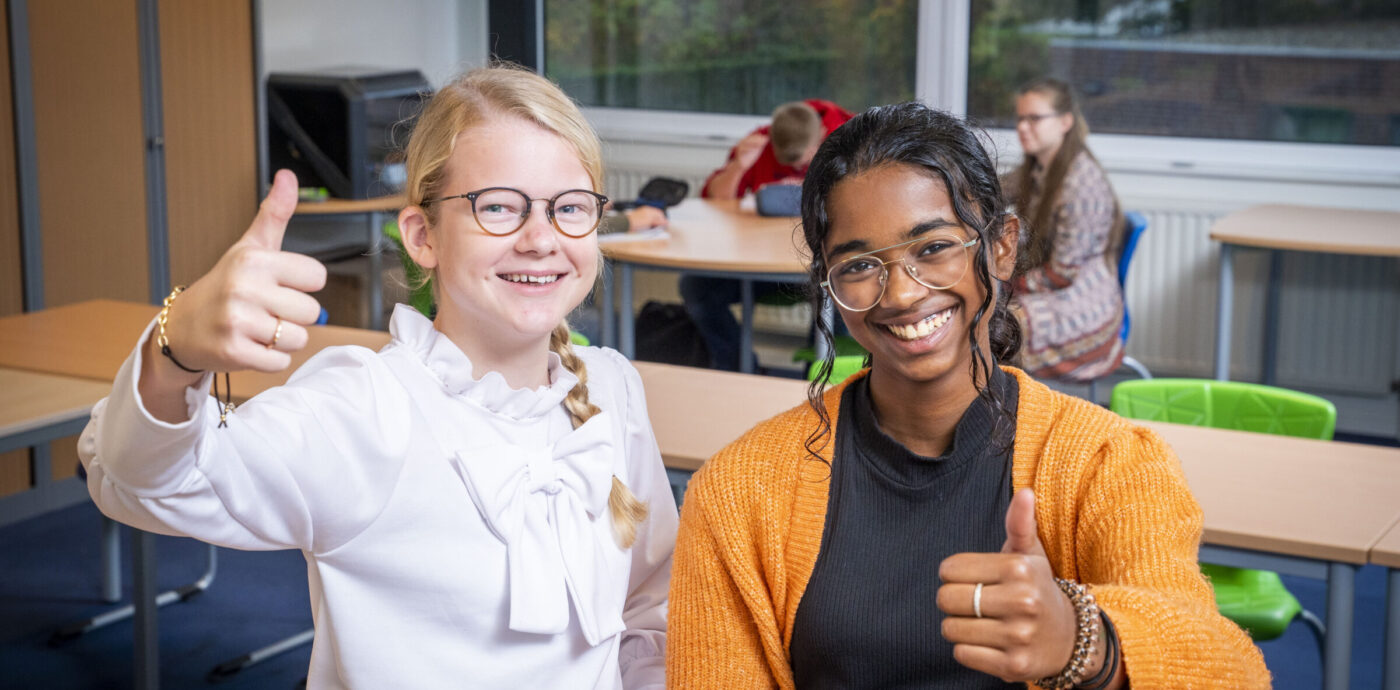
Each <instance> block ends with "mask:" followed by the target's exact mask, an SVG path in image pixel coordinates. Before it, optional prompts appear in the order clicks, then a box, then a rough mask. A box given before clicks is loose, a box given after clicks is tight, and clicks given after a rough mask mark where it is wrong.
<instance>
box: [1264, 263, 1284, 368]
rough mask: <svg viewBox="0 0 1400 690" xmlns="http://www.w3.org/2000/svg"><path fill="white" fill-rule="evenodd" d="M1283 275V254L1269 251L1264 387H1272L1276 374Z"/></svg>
mask: <svg viewBox="0 0 1400 690" xmlns="http://www.w3.org/2000/svg"><path fill="white" fill-rule="evenodd" d="M1282 273H1283V252H1281V251H1278V250H1277V249H1273V250H1270V251H1269V282H1268V286H1269V287H1268V289H1267V291H1265V293H1264V360H1263V364H1264V372H1263V379H1264V385H1266V386H1272V385H1274V381H1275V379H1276V378H1277V376H1276V375H1277V373H1278V314H1279V311H1278V308H1279V275H1280V274H1282Z"/></svg>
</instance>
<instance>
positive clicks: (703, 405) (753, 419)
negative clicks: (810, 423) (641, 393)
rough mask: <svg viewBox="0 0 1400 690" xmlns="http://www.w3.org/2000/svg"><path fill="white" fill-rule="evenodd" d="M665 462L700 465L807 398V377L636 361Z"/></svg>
mask: <svg viewBox="0 0 1400 690" xmlns="http://www.w3.org/2000/svg"><path fill="white" fill-rule="evenodd" d="M632 365H633V366H635V367H637V372H638V373H640V374H641V375H642V386H643V387H644V388H645V389H646V392H647V412H648V414H649V416H650V417H651V428H652V431H653V432H654V433H655V434H656V444H657V445H658V446H660V447H661V459H662V460H663V461H664V462H665V463H666V467H668V468H671V469H677V470H685V471H695V470H698V469H700V466H701V465H703V464H705V461H706V460H709V459H710V457H711V456H713V455H714V454H715V453H718V452H719V451H720V449H722V448H724V446H725V445H727V444H728V443H729V442H730V441H733V440H734V439H736V438H739V437H740V436H741V435H743V433H744V432H745V431H748V430H749V429H750V428H752V427H753V426H754V425H755V424H758V423H759V422H761V421H763V420H765V419H768V418H769V417H772V416H774V415H776V414H778V413H779V412H783V411H784V410H787V409H790V408H793V407H796V406H797V405H801V404H804V402H805V401H806V399H807V382H805V381H798V380H796V379H784V378H777V377H771V376H753V375H751V374H736V373H734V372H728V371H714V370H711V369H697V368H695V367H681V366H675V365H672V364H656V363H654V362H633V363H632Z"/></svg>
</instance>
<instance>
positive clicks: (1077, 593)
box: [1035, 577, 1099, 690]
mask: <svg viewBox="0 0 1400 690" xmlns="http://www.w3.org/2000/svg"><path fill="white" fill-rule="evenodd" d="M1055 584H1057V585H1059V586H1060V591H1062V592H1064V593H1065V596H1067V597H1069V600H1070V603H1072V604H1074V617H1075V619H1076V621H1077V629H1076V631H1075V635H1074V651H1073V652H1072V653H1071V654H1070V655H1069V663H1067V664H1065V668H1064V670H1062V671H1060V672H1059V673H1056V674H1055V675H1053V676H1046V677H1044V678H1041V679H1040V680H1038V681H1036V682H1035V684H1036V685H1039V686H1040V687H1042V688H1047V689H1048V690H1068V689H1069V688H1073V687H1074V686H1076V685H1078V684H1079V682H1080V681H1081V680H1083V679H1084V667H1085V666H1086V665H1087V664H1088V663H1089V658H1090V657H1092V656H1093V655H1094V651H1095V649H1096V647H1095V645H1096V644H1098V641H1099V605H1098V603H1096V602H1095V601H1094V595H1093V593H1091V592H1090V591H1089V588H1088V587H1086V586H1085V585H1081V584H1079V583H1078V582H1074V581H1072V580H1065V579H1063V578H1058V577H1057V578H1055Z"/></svg>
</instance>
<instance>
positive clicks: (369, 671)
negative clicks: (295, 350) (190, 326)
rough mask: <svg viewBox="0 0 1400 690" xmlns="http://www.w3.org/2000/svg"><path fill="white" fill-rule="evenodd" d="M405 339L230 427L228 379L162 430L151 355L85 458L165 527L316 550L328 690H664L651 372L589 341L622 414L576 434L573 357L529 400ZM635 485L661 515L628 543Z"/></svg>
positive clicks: (119, 388)
mask: <svg viewBox="0 0 1400 690" xmlns="http://www.w3.org/2000/svg"><path fill="white" fill-rule="evenodd" d="M390 332H391V334H392V335H393V339H392V341H391V342H390V343H389V345H387V346H386V347H385V348H384V349H383V350H381V351H379V352H378V353H375V352H372V351H370V350H367V349H365V348H361V347H335V348H327V349H326V350H324V351H323V352H321V353H319V354H317V355H316V356H314V357H313V358H311V360H310V361H308V362H307V363H306V364H305V365H304V366H303V367H301V369H299V370H298V371H297V372H296V373H295V374H293V375H292V377H291V379H290V380H289V381H288V382H287V384H286V385H284V386H281V387H278V388H273V389H270V390H268V391H266V392H264V393H262V394H260V395H258V396H256V397H254V398H253V399H251V400H249V401H248V402H247V403H245V404H244V405H241V406H239V407H238V409H237V411H236V412H234V413H233V414H232V415H229V417H228V426H227V427H225V428H216V427H217V426H218V411H217V406H216V405H215V404H214V403H213V401H212V400H211V399H210V397H209V395H208V394H207V392H206V391H207V390H208V380H207V378H208V377H207V376H206V380H204V381H201V383H200V385H197V386H194V387H192V388H190V389H188V390H187V391H186V395H185V398H186V401H187V402H188V404H189V411H190V421H187V422H184V423H181V424H166V423H164V422H161V421H159V420H157V419H155V418H154V417H152V416H151V415H150V414H149V413H148V412H147V411H146V410H145V408H144V407H143V405H142V402H141V399H140V394H139V392H138V390H139V389H138V386H137V376H138V375H139V372H140V371H141V347H140V346H139V345H138V346H137V348H136V350H135V351H134V352H133V353H132V354H131V356H130V357H128V358H127V361H126V363H125V364H124V365H123V367H122V370H121V372H120V373H119V374H118V376H117V379H116V382H115V383H114V385H113V388H112V394H111V396H110V397H108V398H107V399H105V400H103V401H102V402H99V403H98V404H97V405H96V406H95V407H94V408H93V413H92V421H91V422H90V423H89V424H88V426H87V429H86V430H85V431H84V432H83V437H82V440H81V442H80V444H79V454H80V456H81V457H82V460H83V464H84V465H85V466H86V467H87V471H88V490H89V491H90V492H91V494H92V497H93V500H94V501H96V502H97V505H98V506H99V507H100V508H101V509H102V511H103V512H104V513H106V514H107V515H109V516H111V517H113V518H115V519H117V520H120V521H122V522H125V523H127V524H130V525H133V526H135V527H139V528H141V529H144V530H148V531H151V532H159V533H162V534H178V535H186V536H191V537H195V538H197V539H202V540H205V541H208V542H211V543H214V544H218V545H220V546H228V547H232V548H238V549H284V548H295V549H300V550H301V551H302V553H303V554H304V555H305V557H306V561H307V564H308V568H307V572H308V578H309V580H310V588H311V607H312V615H313V616H314V618H315V623H316V641H315V645H314V647H313V649H312V654H311V669H310V674H309V677H308V682H309V685H310V686H311V687H314V688H322V687H363V688H387V687H424V688H439V687H489V688H521V687H551V688H643V687H653V686H655V687H661V686H662V685H663V684H664V675H663V672H664V657H665V647H666V597H667V587H668V584H669V580H670V574H671V551H672V549H673V548H674V546H675V535H676V508H675V503H674V501H673V499H672V497H671V491H670V487H669V484H668V482H667V479H666V472H665V468H664V467H663V466H662V464H661V456H660V452H659V451H658V449H657V446H656V440H655V438H654V437H653V436H652V433H651V426H650V423H649V421H648V417H647V411H646V402H645V400H644V398H643V391H642V384H641V379H640V377H639V376H638V375H637V372H636V370H635V369H633V368H632V366H631V364H629V363H628V362H627V360H626V359H624V358H623V357H622V356H621V355H619V354H618V353H617V352H615V351H612V350H603V349H599V348H592V347H580V348H576V351H577V353H578V355H579V357H580V358H581V359H582V360H583V361H584V362H585V364H586V366H587V368H588V392H589V401H590V402H592V403H593V404H595V405H597V406H598V407H599V408H601V409H602V412H601V413H599V414H597V415H595V416H594V417H593V418H592V419H590V420H589V421H588V422H587V423H585V424H583V425H582V426H580V427H579V428H578V429H573V428H572V425H571V424H570V421H569V416H568V413H567V411H565V409H564V407H563V405H562V404H561V402H562V401H563V399H564V397H565V395H566V394H568V392H569V391H570V390H571V389H572V388H573V387H574V385H575V384H577V383H578V379H577V378H576V377H575V376H574V375H573V374H572V373H570V372H569V371H568V370H567V369H565V368H564V367H563V366H561V364H560V362H559V359H558V357H557V356H555V355H553V354H552V353H551V355H550V364H549V378H550V383H549V385H547V386H543V387H540V388H538V389H535V390H522V389H512V388H510V387H509V386H508V385H507V384H506V382H505V379H504V378H503V377H502V376H501V375H500V374H498V373H496V372H491V373H488V374H486V375H485V376H484V377H482V378H481V379H480V380H474V379H473V378H472V376H471V371H472V367H471V362H469V361H468V360H467V357H466V355H465V354H463V353H462V351H461V350H459V349H458V348H457V347H456V345H454V344H453V343H452V341H450V340H449V339H448V338H447V337H446V336H444V335H442V334H441V333H439V332H438V331H437V330H436V329H434V328H433V325H432V323H431V322H430V321H428V320H427V319H425V318H424V317H422V316H421V315H419V314H418V313H417V312H415V311H413V310H412V309H410V308H408V307H405V306H403V305H400V306H399V307H398V308H397V310H396V311H395V312H394V316H393V319H392V323H391V325H390ZM147 337H150V328H148V329H147V331H146V334H145V335H144V336H143V338H142V340H143V342H144V339H145V338H147ZM614 475H615V476H617V477H618V478H619V479H621V480H622V481H623V483H625V484H626V485H627V486H628V487H629V488H631V490H632V491H633V493H635V494H636V495H637V497H638V498H640V499H641V500H643V501H645V502H646V503H647V505H648V506H649V507H650V516H649V517H648V518H647V519H646V521H644V522H643V523H642V524H641V525H640V526H639V528H638V531H637V538H636V542H635V543H634V544H633V546H632V547H631V548H630V549H627V550H623V549H621V548H619V547H618V546H617V542H616V539H615V537H614V536H613V531H612V517H611V514H610V512H609V510H608V507H607V502H608V495H609V492H610V490H611V482H612V478H613V476H614Z"/></svg>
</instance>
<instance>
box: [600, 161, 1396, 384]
mask: <svg viewBox="0 0 1400 690" xmlns="http://www.w3.org/2000/svg"><path fill="white" fill-rule="evenodd" d="M657 174H662V175H667V176H670V177H676V178H679V179H684V180H686V181H687V182H689V183H690V185H691V195H692V196H694V195H698V193H699V189H700V185H702V184H703V183H704V174H703V173H700V174H696V173H694V172H677V171H675V170H663V171H661V172H657V171H653V170H641V169H637V168H634V167H619V168H614V169H612V170H610V171H609V172H608V176H607V190H608V192H607V193H608V194H609V196H612V197H614V198H618V199H630V198H632V197H634V196H635V195H636V193H637V190H638V189H640V188H641V186H642V184H644V183H645V182H646V181H647V180H648V179H650V178H651V177H652V176H654V175H657ZM1154 202H1155V203H1154ZM1124 205H1125V208H1128V209H1136V210H1139V211H1142V212H1143V213H1144V214H1145V215H1146V216H1147V220H1148V229H1147V232H1146V233H1145V234H1144V235H1143V238H1142V241H1141V244H1140V245H1139V246H1138V250H1137V254H1135V255H1134V258H1133V264H1132V267H1131V269H1130V271H1129V274H1128V286H1127V296H1128V307H1129V310H1130V312H1131V314H1132V321H1133V323H1132V333H1131V335H1130V337H1129V339H1128V353H1129V354H1131V355H1132V356H1134V357H1136V358H1137V359H1139V360H1140V361H1142V362H1143V363H1144V364H1146V365H1147V367H1148V368H1149V369H1151V370H1152V371H1153V372H1154V373H1163V374H1170V375H1181V376H1210V375H1211V374H1212V368H1213V363H1214V361H1215V314H1216V297H1217V291H1216V290H1217V284H1216V283H1217V281H1218V277H1219V269H1220V263H1219V257H1220V250H1219V247H1218V246H1217V245H1216V244H1215V243H1214V242H1212V241H1211V239H1210V226H1211V223H1212V222H1214V220H1215V219H1216V218H1218V217H1219V216H1220V215H1221V213H1222V211H1221V209H1220V207H1219V205H1218V204H1217V205H1216V206H1215V207H1209V205H1207V204H1201V205H1200V206H1201V207H1202V208H1200V209H1198V210H1192V208H1191V207H1192V206H1193V204H1191V203H1189V202H1181V201H1178V200H1172V201H1170V202H1163V201H1162V200H1160V199H1125V201H1124ZM1318 232H1320V233H1325V232H1326V228H1319V229H1318ZM1397 264H1400V262H1397V261H1396V260H1395V259H1386V258H1374V257H1353V256H1333V255H1319V254H1302V253H1287V254H1285V255H1284V261H1283V266H1282V275H1281V276H1280V279H1281V285H1282V290H1281V294H1280V309H1279V325H1278V332H1277V337H1278V339H1279V342H1278V349H1277V353H1278V360H1277V362H1278V369H1277V383H1278V384H1279V385H1281V386H1294V387H1301V388H1308V389H1314V390H1334V391H1344V392H1351V393H1361V394H1376V395H1384V394H1386V393H1388V392H1389V390H1390V387H1391V382H1392V381H1394V380H1396V379H1397V378H1400V353H1397V350H1400V347H1398V346H1400V319H1398V318H1397V316H1400V269H1397ZM1267 269H1268V254H1267V253H1266V252H1263V251H1257V250H1250V249H1239V250H1236V252H1235V305H1234V326H1233V329H1232V331H1233V346H1232V348H1231V352H1232V357H1231V378H1233V379H1239V380H1259V379H1260V378H1261V376H1262V369H1261V361H1262V357H1263V337H1264V334H1263V324H1264V301H1265V286H1266V279H1267ZM674 281H675V274H674V273H653V272H646V271H644V272H639V273H638V283H637V295H636V297H637V300H636V305H637V306H640V305H641V304H642V303H644V302H645V301H646V300H647V299H662V300H669V301H679V296H678V295H677V294H676V292H675V287H674V285H675V283H674ZM809 319H810V311H809V310H808V308H807V306H806V305H805V304H804V305H797V306H794V307H768V306H764V305H760V306H759V307H758V308H757V309H756V314H755V325H756V327H757V328H759V329H760V330H766V331H773V332H779V333H785V334H794V335H800V334H805V333H806V331H807V324H808V323H810V321H809Z"/></svg>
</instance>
